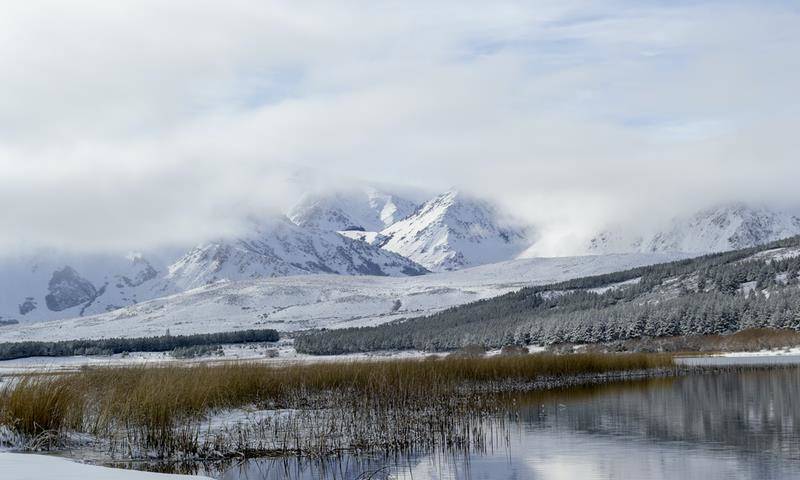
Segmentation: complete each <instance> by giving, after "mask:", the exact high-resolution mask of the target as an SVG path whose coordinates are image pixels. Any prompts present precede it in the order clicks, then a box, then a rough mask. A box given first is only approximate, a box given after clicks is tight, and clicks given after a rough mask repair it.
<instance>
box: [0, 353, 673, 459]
mask: <svg viewBox="0 0 800 480" xmlns="http://www.w3.org/2000/svg"><path fill="white" fill-rule="evenodd" d="M670 366H672V359H671V357H669V356H664V355H648V354H623V355H613V354H579V355H546V354H542V355H515V356H499V357H492V358H468V357H449V358H443V359H424V360H389V361H377V362H368V361H361V362H349V363H317V364H291V365H284V366H271V365H264V364H256V363H227V364H221V365H194V366H175V365H171V366H160V367H119V368H97V369H86V370H83V371H80V372H75V373H69V374H64V375H57V376H55V375H54V376H30V377H22V378H21V379H20V380H19V381H16V382H12V383H11V384H10V385H8V386H7V387H6V388H5V389H4V390H3V391H2V392H0V419H2V422H3V423H5V424H6V425H9V426H10V427H11V428H12V429H14V430H15V431H17V432H20V433H22V434H25V435H29V436H35V435H39V434H41V433H42V432H65V431H84V432H88V433H92V434H94V435H98V436H108V437H113V436H115V435H119V434H120V432H124V435H125V436H126V442H127V443H129V444H135V445H138V446H142V447H146V448H155V449H157V450H158V452H159V453H161V454H162V455H166V454H169V453H171V452H174V451H178V450H180V451H191V450H192V448H196V441H195V440H196V439H193V438H192V433H191V432H189V431H187V430H185V429H184V430H180V427H181V426H184V425H188V424H190V423H191V422H193V421H196V420H198V419H200V418H202V417H203V416H204V415H206V414H207V413H209V412H212V411H216V410H222V409H229V408H237V407H243V406H247V405H253V404H255V405H258V406H260V407H262V408H293V409H300V410H303V409H306V410H317V409H332V408H333V409H336V410H337V412H338V413H337V414H338V415H340V417H341V418H345V417H346V418H348V419H349V420H348V422H349V423H348V424H351V423H353V422H355V423H362V424H369V425H367V427H369V428H372V430H358V431H357V432H356V431H355V430H353V431H352V435H351V436H352V438H359V439H361V440H358V442H361V443H368V440H364V439H370V438H375V435H374V434H375V431H374V430H376V429H377V426H381V427H380V428H381V429H384V430H385V429H387V428H390V429H392V431H393V432H395V433H393V434H394V435H395V438H386V436H385V435H383V436H381V437H380V438H381V439H382V440H381V442H388V443H392V442H395V443H398V444H400V443H403V442H408V439H407V436H408V435H414V434H416V433H415V432H419V430H420V428H419V427H420V426H419V425H411V423H412V420H410V419H409V418H410V415H414V414H418V413H420V412H422V414H423V416H424V418H425V419H426V420H425V422H427V424H426V425H427V428H429V430H430V432H431V433H430V434H429V435H430V436H431V438H432V437H433V436H435V435H436V432H439V431H440V430H441V429H443V428H451V429H452V428H456V426H454V425H444V426H443V424H442V422H446V421H448V420H447V419H439V417H446V416H447V415H448V412H450V411H455V410H459V409H462V410H463V409H464V408H465V407H464V404H465V399H466V400H469V401H472V400H474V391H473V392H472V393H470V389H469V386H470V385H482V386H485V385H487V384H493V383H497V384H502V383H503V382H510V381H513V382H520V383H532V382H535V381H536V380H537V379H541V378H543V377H548V378H552V377H561V376H573V375H584V374H589V375H591V374H601V373H608V372H621V371H631V370H646V369H652V368H663V367H670ZM448 409H450V410H448ZM341 418H340V419H337V420H336V428H339V429H351V428H352V427H350V426H348V425H345V424H343V423H342V421H341ZM403 422H405V423H403ZM431 422H438V424H437V425H433V426H432V425H431ZM434 427H435V428H434ZM326 428H328V427H326ZM398 428H402V429H404V430H403V432H405V433H403V432H401V433H397V432H398ZM458 428H461V427H458ZM178 431H181V432H182V433H181V434H180V435H179V434H176V432H178ZM187 432H188V433H187ZM398 435H400V436H402V438H403V439H400V437H398ZM355 441H356V440H354V442H355ZM352 444H353V442H351V443H350V445H352ZM191 445H195V447H192V446H191Z"/></svg>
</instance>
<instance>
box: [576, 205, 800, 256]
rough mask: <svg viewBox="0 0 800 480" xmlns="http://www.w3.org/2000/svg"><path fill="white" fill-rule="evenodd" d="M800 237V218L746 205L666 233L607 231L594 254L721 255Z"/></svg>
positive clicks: (688, 220) (687, 220)
mask: <svg viewBox="0 0 800 480" xmlns="http://www.w3.org/2000/svg"><path fill="white" fill-rule="evenodd" d="M798 234H800V218H798V217H797V216H794V215H792V214H790V213H787V212H783V211H778V210H771V209H768V208H766V207H752V206H748V205H745V204H742V203H735V204H728V205H723V206H719V207H714V208H708V209H705V210H702V211H699V212H697V213H695V214H694V215H691V216H689V217H684V218H676V219H674V220H672V222H671V223H670V224H669V225H668V226H667V227H666V228H664V229H662V230H659V231H656V232H653V233H649V234H644V235H638V236H637V235H626V234H624V233H621V232H620V231H619V230H617V231H606V232H603V233H601V234H599V235H597V236H596V237H594V238H593V239H592V240H591V242H590V245H589V250H590V251H591V252H592V253H626V252H694V253H707V252H721V251H725V250H735V249H739V248H747V247H753V246H756V245H762V244H764V243H769V242H771V241H774V240H779V239H781V238H786V237H791V236H793V235H798Z"/></svg>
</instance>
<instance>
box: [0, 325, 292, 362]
mask: <svg viewBox="0 0 800 480" xmlns="http://www.w3.org/2000/svg"><path fill="white" fill-rule="evenodd" d="M279 338H280V336H279V334H278V332H277V331H276V330H271V329H261V330H242V331H238V332H219V333H200V334H194V335H170V334H169V332H167V334H165V335H161V336H157V337H137V338H103V339H96V340H63V341H57V342H38V341H29V342H7V343H0V360H13V359H16V358H26V357H66V356H72V355H113V354H116V353H125V352H168V351H171V350H175V349H186V348H189V347H195V346H200V345H221V344H226V343H253V342H277V341H278V339H279Z"/></svg>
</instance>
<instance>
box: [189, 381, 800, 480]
mask: <svg viewBox="0 0 800 480" xmlns="http://www.w3.org/2000/svg"><path fill="white" fill-rule="evenodd" d="M798 399H800V368H785V367H784V368H776V369H771V370H750V371H739V372H729V373H714V374H697V375H691V376H686V377H680V378H672V379H657V380H649V381H642V382H635V383H627V384H622V385H609V386H601V387H594V388H589V389H579V390H575V389H573V390H569V391H562V392H551V393H547V394H542V393H539V394H528V395H521V396H515V397H513V401H514V402H515V405H517V407H515V409H514V410H515V411H516V412H518V413H517V414H512V415H511V416H509V417H503V418H502V419H496V421H491V422H487V425H486V429H488V431H489V432H490V433H489V435H488V437H487V438H488V439H489V440H488V441H487V442H486V444H485V445H484V447H483V448H480V449H477V450H472V451H468V452H464V451H447V450H446V449H445V450H444V451H439V452H418V453H411V454H406V455H402V456H397V457H388V458H387V457H384V456H349V455H343V456H340V457H336V458H331V459H327V460H324V461H321V460H308V459H305V460H302V459H296V458H289V459H286V458H282V459H259V460H251V461H247V462H245V463H242V464H237V465H228V466H225V467H211V466H207V467H200V469H199V471H197V473H200V474H204V475H209V476H212V477H215V478H220V479H225V480H244V479H252V480H256V479H259V480H261V479H270V480H278V479H293V480H294V479H309V480H310V479H331V480H333V479H356V478H360V479H368V478H372V479H387V478H393V479H407V480H411V479H414V480H429V479H437V480H438V479H441V480H445V479H481V480H483V479H486V480H489V479H492V480H500V479H520V480H521V479H637V480H638V479H703V480H714V479H730V478H743V479H773V478H774V479H789V478H800V403H798Z"/></svg>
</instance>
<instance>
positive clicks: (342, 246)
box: [167, 217, 427, 289]
mask: <svg viewBox="0 0 800 480" xmlns="http://www.w3.org/2000/svg"><path fill="white" fill-rule="evenodd" d="M309 273H335V274H345V275H376V276H381V275H395V276H396V275H421V274H424V273H427V272H426V271H425V269H424V268H422V267H420V266H419V265H417V264H415V263H414V262H412V261H410V260H408V259H406V258H404V257H401V256H399V255H396V254H394V253H391V252H387V251H384V250H381V249H379V248H376V247H373V246H371V245H369V244H367V243H365V242H361V241H358V240H353V239H350V238H346V237H344V236H342V235H339V234H338V233H336V232H330V231H322V230H316V229H310V228H301V227H298V226H297V225H295V224H293V223H292V222H290V221H289V220H288V219H287V218H285V217H274V218H270V219H266V220H261V221H259V222H257V223H253V225H252V230H251V231H250V232H249V233H248V234H247V235H246V236H243V237H241V238H236V239H230V240H220V241H216V242H211V243H207V244H204V245H200V246H198V247H196V248H194V249H193V250H191V251H190V252H188V253H187V254H186V255H184V256H183V257H182V258H180V259H179V260H178V261H177V262H175V263H174V264H172V265H171V266H170V267H169V274H168V275H167V280H168V281H169V282H170V283H172V284H174V285H177V286H178V287H179V288H180V289H189V288H195V287H199V286H202V285H206V284H209V283H213V282H216V281H219V280H226V279H227V280H244V279H254V278H264V277H278V276H287V275H303V274H309Z"/></svg>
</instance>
